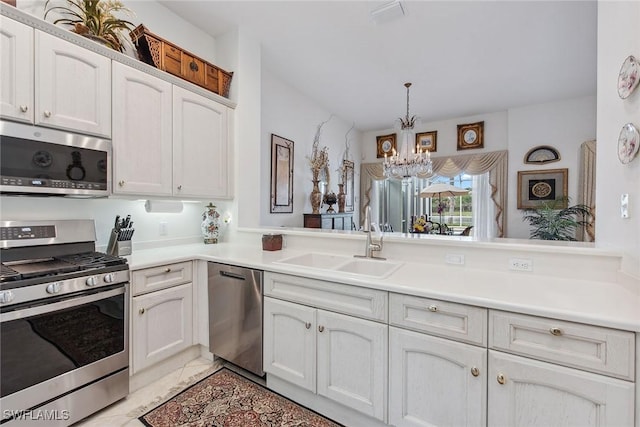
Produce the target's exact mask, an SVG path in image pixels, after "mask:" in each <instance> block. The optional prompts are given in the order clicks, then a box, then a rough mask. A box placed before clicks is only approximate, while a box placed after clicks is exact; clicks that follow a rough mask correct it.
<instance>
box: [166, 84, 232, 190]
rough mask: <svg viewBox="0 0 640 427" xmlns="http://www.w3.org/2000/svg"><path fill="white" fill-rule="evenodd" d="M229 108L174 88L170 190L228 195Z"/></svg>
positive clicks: (179, 88) (176, 87)
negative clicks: (171, 178)
mask: <svg viewBox="0 0 640 427" xmlns="http://www.w3.org/2000/svg"><path fill="white" fill-rule="evenodd" d="M230 118H231V114H230V109H229V108H228V107H226V106H224V105H222V104H219V103H218V102H215V101H213V100H210V99H208V98H205V97H203V96H200V95H198V94H195V93H193V92H189V91H187V90H185V89H183V88H181V87H178V86H174V88H173V193H174V195H176V196H183V197H215V198H230V197H231V190H230V188H231V187H230V185H229V184H230V177H229V176H230V169H231V168H230V166H229V151H230V150H229V144H228V142H229V129H230V127H231V126H230V123H229V120H230Z"/></svg>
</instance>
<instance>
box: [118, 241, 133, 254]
mask: <svg viewBox="0 0 640 427" xmlns="http://www.w3.org/2000/svg"><path fill="white" fill-rule="evenodd" d="M115 255H118V256H125V255H131V240H118V241H117V242H116V253H115Z"/></svg>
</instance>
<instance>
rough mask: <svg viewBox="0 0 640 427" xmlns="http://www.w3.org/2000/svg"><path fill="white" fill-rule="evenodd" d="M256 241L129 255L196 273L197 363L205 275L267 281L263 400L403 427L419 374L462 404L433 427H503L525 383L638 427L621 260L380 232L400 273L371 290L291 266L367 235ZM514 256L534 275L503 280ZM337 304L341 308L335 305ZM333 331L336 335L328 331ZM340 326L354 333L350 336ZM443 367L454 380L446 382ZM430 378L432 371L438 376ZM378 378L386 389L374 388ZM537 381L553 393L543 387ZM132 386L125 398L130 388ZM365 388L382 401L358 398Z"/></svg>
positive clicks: (513, 243)
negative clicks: (270, 245)
mask: <svg viewBox="0 0 640 427" xmlns="http://www.w3.org/2000/svg"><path fill="white" fill-rule="evenodd" d="M265 231H266V230H245V231H239V232H238V233H237V235H236V236H235V238H234V242H236V241H237V242H238V243H222V244H218V245H201V244H193V245H186V246H179V247H172V248H162V249H150V250H145V251H137V252H134V254H133V255H132V256H131V257H130V264H131V267H132V269H133V270H134V272H135V271H136V270H139V269H148V268H158V267H161V266H165V265H168V264H171V263H182V262H190V261H193V262H194V264H193V266H194V275H193V319H194V323H193V331H194V334H193V346H194V347H193V349H192V351H195V350H194V349H195V348H197V347H198V346H199V348H200V352H201V354H206V353H207V352H208V348H207V347H208V330H207V322H206V318H207V313H206V312H207V304H206V275H205V274H204V271H205V270H206V262H207V261H215V262H221V263H227V264H231V265H238V266H242V267H250V268H254V269H260V270H263V271H265V283H264V287H265V291H264V292H265V327H264V329H265V330H264V334H265V349H264V352H265V357H264V369H265V371H266V372H267V384H268V386H269V387H270V388H273V389H274V390H276V391H278V392H280V393H282V394H284V395H286V396H289V397H290V398H292V399H294V400H296V401H297V402H299V403H301V404H304V405H306V406H309V407H311V408H313V409H315V410H317V411H319V412H321V413H323V412H324V413H325V414H328V415H329V416H331V417H333V418H334V419H336V420H338V421H341V422H343V423H346V424H347V425H389V424H391V425H413V424H412V423H411V422H410V420H411V417H417V418H418V419H419V418H420V417H421V416H424V415H425V413H424V410H423V409H421V406H420V405H417V404H414V403H412V402H415V400H412V399H427V400H429V401H430V400H431V399H434V398H437V397H434V396H433V395H432V394H430V393H434V392H433V391H431V392H429V390H428V389H424V388H421V387H420V386H419V383H415V382H412V381H413V378H416V377H418V378H422V376H421V375H418V374H417V372H423V371H424V372H430V373H431V374H429V375H433V376H434V377H433V378H437V375H438V373H437V370H441V371H442V372H446V375H447V376H448V378H449V380H448V381H447V384H450V385H448V386H446V387H444V390H445V391H442V390H443V389H442V388H440V386H438V387H435V388H434V389H437V390H439V393H444V395H445V396H446V395H449V394H447V393H451V394H450V395H451V396H465V397H464V398H463V399H461V400H460V401H459V402H457V403H456V404H455V405H458V406H455V405H454V406H455V408H456V409H451V408H450V409H449V412H448V415H445V414H440V416H442V417H445V416H446V417H450V416H451V414H452V413H455V414H457V415H456V416H458V415H460V416H463V417H467V418H465V419H467V420H469V423H470V424H472V425H485V424H488V425H506V424H505V423H507V424H509V419H507V418H503V417H508V416H512V415H513V412H510V411H516V410H522V409H523V408H526V407H527V405H529V406H530V405H531V402H530V401H527V400H526V399H525V400H520V399H515V400H513V399H512V397H513V396H514V391H513V388H512V387H514V386H515V384H528V383H531V381H533V383H540V382H542V385H540V387H539V388H538V389H537V391H536V392H535V393H539V395H537V396H538V398H541V399H546V398H548V397H549V396H552V395H554V393H561V394H562V395H563V396H567V397H568V396H575V393H578V391H579V393H578V394H580V395H581V396H582V397H581V398H580V401H582V402H583V403H584V404H587V403H585V402H586V401H589V402H592V403H590V404H593V405H595V406H597V407H599V408H600V410H604V412H603V413H605V414H606V416H607V418H606V419H603V420H602V421H603V423H604V424H605V425H629V426H633V425H634V417H635V415H634V408H635V406H637V403H635V399H636V396H637V392H636V391H635V388H636V387H637V383H638V378H637V376H638V370H637V369H636V366H637V363H638V361H637V357H638V354H640V350H639V349H638V343H639V342H640V340H639V338H638V333H640V310H638V307H639V306H640V292H639V291H638V289H637V287H636V286H637V285H636V284H634V283H633V282H632V281H625V280H624V278H621V277H619V274H618V270H619V263H620V260H621V257H620V255H619V254H617V253H616V252H612V251H603V250H600V249H596V248H593V247H588V246H589V245H585V244H557V245H549V244H539V243H532V242H529V241H522V240H520V241H518V240H508V239H507V240H506V241H502V240H495V241H477V240H474V239H473V238H465V237H441V236H428V237H427V236H425V237H424V238H417V239H407V238H406V237H402V236H401V235H400V234H397V235H394V234H393V233H390V234H389V235H386V236H385V248H384V249H383V253H382V255H383V256H385V257H386V258H387V260H388V261H387V262H389V263H394V264H400V265H399V267H397V268H395V269H393V271H391V272H390V273H389V274H386V273H385V274H381V275H378V276H376V273H375V272H372V273H369V272H364V273H359V274H353V273H350V272H344V271H340V270H337V269H332V268H331V267H323V268H318V267H317V266H316V267H314V266H312V265H311V264H313V261H308V262H310V263H311V264H309V265H305V264H304V263H305V262H306V261H303V262H302V263H300V264H296V263H297V261H296V260H297V259H308V260H310V259H312V258H311V257H310V254H311V256H315V257H316V260H319V261H323V260H322V257H323V256H324V257H329V258H331V259H337V260H338V261H337V262H338V263H340V262H343V261H345V260H351V259H353V255H354V254H359V253H361V252H362V251H363V242H364V235H363V234H362V233H357V232H344V233H332V234H320V235H319V234H318V233H314V232H312V231H304V230H300V229H297V230H296V229H290V230H286V231H285V232H284V234H285V245H286V247H285V249H283V250H282V251H273V252H272V251H262V250H261V249H260V243H259V241H260V233H262V232H265ZM271 231H273V230H271ZM279 231H280V232H282V230H279ZM336 247H340V250H339V251H336V250H335V248H336ZM329 258H327V259H329ZM514 258H515V259H518V260H520V261H521V262H528V263H529V264H530V265H531V266H532V271H514V270H512V269H511V270H510V269H509V265H510V262H511V260H513V259H514ZM363 261H365V262H367V260H363ZM369 262H373V261H369ZM383 262H384V261H383ZM134 274H135V273H134ZM343 301H344V302H346V301H350V302H349V303H348V304H347V305H343V304H342V302H343ZM300 309H304V310H303V312H304V311H307V310H311V313H313V316H312V317H309V318H306V317H304V316H303V317H298V316H301V314H300V311H299V310H300ZM292 310H293V311H292ZM282 316H284V317H282ZM298 318H299V319H301V320H299V321H298V320H296V321H291V319H298ZM283 319H289V321H290V322H291V323H289V324H288V326H286V327H285V329H286V330H288V331H290V332H291V331H297V330H298V329H297V327H296V326H295V325H300V327H301V328H302V329H301V330H299V331H300V333H304V331H305V330H306V329H305V326H304V325H305V324H306V325H311V326H313V327H311V326H310V327H309V328H308V330H312V331H313V330H316V335H317V337H316V338H315V339H314V342H316V340H317V344H314V347H313V348H316V346H317V348H316V350H313V355H311V356H310V355H309V354H308V352H309V351H311V350H310V349H309V348H307V347H305V345H303V344H302V343H301V342H297V341H295V339H294V341H290V340H291V339H293V338H291V337H289V336H287V337H285V336H281V335H279V332H278V330H279V329H278V328H280V327H284V326H283V323H282V322H285V320H283ZM304 319H307V320H304ZM336 319H337V320H336ZM336 321H337V322H338V323H337V325H341V326H340V327H339V328H338V329H336V330H334V329H332V324H333V323H335V322H336ZM299 322H300V323H299ZM332 322H333V323H332ZM351 322H355V323H354V325H352V326H349V325H351ZM351 327H354V328H356V329H350V328H351ZM287 328H289V329H287ZM291 328H292V329H291ZM362 328H365V329H362ZM368 328H371V329H368ZM321 330H322V332H317V331H321ZM340 331H342V332H340ZM367 331H369V332H367ZM373 331H377V332H373ZM368 333H372V334H373V335H372V336H371V337H370V338H371V341H366V340H365V341H362V342H361V341H360V340H362V336H368V335H367V334H368ZM134 334H135V331H134ZM323 334H324V335H323ZM327 334H329V335H327ZM331 334H333V335H331ZM341 334H346V335H343V339H345V338H344V337H345V336H348V337H350V338H349V340H350V341H349V342H351V343H352V344H351V345H350V346H348V347H342V346H340V348H341V350H339V351H338V350H335V349H334V351H337V353H331V350H330V347H327V348H325V347H323V344H321V343H322V342H323V340H326V339H330V340H337V341H331V342H333V343H334V346H335V345H339V343H340V342H342V341H340V339H341V338H340V335H341ZM363 334H364V335H363ZM294 336H295V337H297V336H298V332H295V333H294ZM303 336H304V335H303ZM327 337H329V338H327ZM375 337H378V338H375ZM554 340H555V341H554ZM365 342H366V343H368V344H366V345H365V344H363V343H365ZM279 345H286V348H287V349H288V350H287V352H288V353H289V354H293V355H296V356H295V358H296V360H298V361H299V360H300V359H298V357H313V359H311V360H312V361H311V360H310V361H309V363H311V364H312V366H314V368H313V371H308V372H303V371H300V372H298V371H297V369H298V368H299V367H300V366H297V365H296V364H299V363H298V362H296V363H294V365H286V363H287V360H280V359H278V358H279V357H282V354H283V353H281V352H279V351H276V352H274V351H275V349H274V347H273V346H276V347H277V346H279ZM133 346H134V347H135V343H134V344H133ZM369 346H372V347H369ZM387 349H388V351H389V352H390V353H388V356H387ZM134 351H135V350H134ZM316 351H317V355H316ZM327 351H328V352H329V353H326V352H327ZM353 352H355V353H353ZM285 353H286V352H285ZM194 354H195V353H194ZM192 355H193V354H192ZM303 355H305V356H303ZM292 357H293V356H292ZM316 357H317V360H316ZM327 357H329V359H327ZM387 357H388V358H387ZM285 359H286V358H285ZM291 360H292V359H291ZM291 360H289V361H288V362H289V363H292V362H291ZM328 360H334V361H341V362H340V366H337V365H331V364H329V365H327V363H329V362H328ZM349 360H357V361H358V366H360V367H362V368H363V369H372V370H371V371H370V372H371V374H372V375H371V376H370V377H369V376H367V377H366V379H364V380H363V379H362V378H359V379H355V377H354V376H352V375H349V374H348V373H349V370H350V369H355V368H356V367H355V366H351V365H349V363H350V362H349ZM443 361H448V362H446V363H445V362H443ZM454 362H455V363H454ZM300 363H302V362H300ZM306 363H307V362H305V363H304V364H305V365H306ZM425 363H426V365H425ZM442 363H444V364H442ZM450 364H452V365H451V366H458V368H455V369H454V368H452V367H451V368H449V367H448V366H450ZM159 365H162V363H160V364H159ZM349 366H351V368H349ZM374 366H375V367H376V368H374ZM401 366H402V368H401ZM429 366H437V367H438V368H437V370H436V371H433V369H434V368H428V367H429ZM365 367H368V368H365ZM460 367H463V369H460ZM283 368H284V370H283ZM153 369H154V368H152V369H151V370H153ZM345 369H346V370H345ZM416 369H417V370H418V371H416ZM425 369H426V371H425ZM387 370H388V372H389V374H388V377H387V375H386V374H384V375H383V376H381V377H376V375H375V374H376V373H378V374H380V373H383V372H387ZM287 375H289V377H288V376H287ZM291 375H293V376H291ZM425 375H426V374H425ZM336 376H337V377H336ZM547 376H549V378H551V377H553V378H556V379H557V380H551V379H549V380H548V381H547ZM337 378H341V380H337ZM387 378H388V381H387ZM425 379H426V378H425ZM132 380H133V382H132V384H135V382H136V378H135V376H134V377H133V378H132ZM335 381H342V382H341V383H340V385H338V384H337V383H332V382H335ZM460 381H462V382H460ZM558 381H559V382H558ZM427 383H428V381H427ZM533 383H531V384H533ZM438 384H439V383H438ZM455 384H457V385H455ZM562 384H575V387H576V390H574V391H571V390H566V389H565V386H564V385H562ZM341 387H343V388H344V390H342V391H340V390H341ZM460 387H463V388H462V389H460ZM487 387H488V388H487ZM571 387H573V386H571ZM571 387H569V388H571ZM346 390H348V393H347V391H346ZM374 390H381V392H380V393H381V394H376V393H374V394H372V395H366V393H369V392H373V391H374ZM585 390H590V391H585ZM598 390H600V391H598ZM382 391H384V393H383V392H382ZM344 393H347V394H346V395H345V394H344ZM354 393H355V397H354ZM358 393H363V394H362V395H361V396H360V395H359V394H358ZM406 393H410V394H409V396H408V397H406V396H407V395H406ZM411 393H418V394H417V395H414V394H411ZM594 393H595V394H594ZM602 393H604V394H602ZM349 396H350V399H349V398H348V397H349ZM357 396H359V397H357ZM402 396H405V397H402ZM417 396H421V397H420V398H418V397H417ZM607 396H608V397H607ZM611 396H616V397H611ZM405 398H406V399H409V400H406V401H405V400H403V399H405ZM583 399H586V400H584V401H583ZM608 399H611V400H608ZM363 401H368V402H369V403H367V404H363V403H362V402H363ZM336 402H339V403H336ZM594 402H599V403H594ZM602 405H604V406H602ZM595 406H594V407H595ZM496 407H500V408H504V407H508V408H510V411H507V413H505V414H501V413H500V412H501V411H494V410H493V409H494V408H496ZM401 408H405V409H404V410H401ZM578 408H579V406H576V407H573V406H567V407H565V408H564V409H563V410H565V411H567V412H568V413H569V414H571V415H570V416H572V417H573V416H578V415H579V414H580V413H581V412H580V411H581V410H580V409H578ZM612 408H613V409H612ZM402 411H405V412H402ZM407 411H408V412H407ZM451 411H454V412H451ZM531 411H535V408H532V409H531ZM552 412H553V411H551V413H552ZM363 414H365V415H363ZM510 414H511V415H510ZM532 414H533V412H529V415H532ZM550 416H551V415H550ZM443 419H444V418H443ZM446 419H449V418H446ZM579 419H580V420H581V421H583V419H582V418H579ZM457 420H458V419H457ZM483 420H484V421H483ZM486 420H488V423H487V422H486ZM552 420H553V419H552V418H550V419H549V421H550V422H551V421H552ZM458 421H460V420H458Z"/></svg>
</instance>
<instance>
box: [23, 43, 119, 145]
mask: <svg viewBox="0 0 640 427" xmlns="http://www.w3.org/2000/svg"><path fill="white" fill-rule="evenodd" d="M35 53H36V54H35V113H34V119H35V124H38V125H42V126H49V127H55V128H61V129H69V130H74V131H78V132H81V133H87V134H92V135H99V136H104V137H107V138H110V137H111V60H110V59H109V58H106V57H104V56H102V55H99V54H97V53H94V52H91V51H88V50H87V49H85V48H83V47H80V46H77V45H75V44H73V43H69V42H67V41H65V40H62V39H59V38H57V37H54V36H52V35H49V34H46V33H43V32H41V31H38V30H36V32H35Z"/></svg>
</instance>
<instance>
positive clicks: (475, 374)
mask: <svg viewBox="0 0 640 427" xmlns="http://www.w3.org/2000/svg"><path fill="white" fill-rule="evenodd" d="M471 375H473V376H474V377H477V376H478V375H480V369H478V368H476V367H475V366H474V367H473V368H471Z"/></svg>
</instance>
